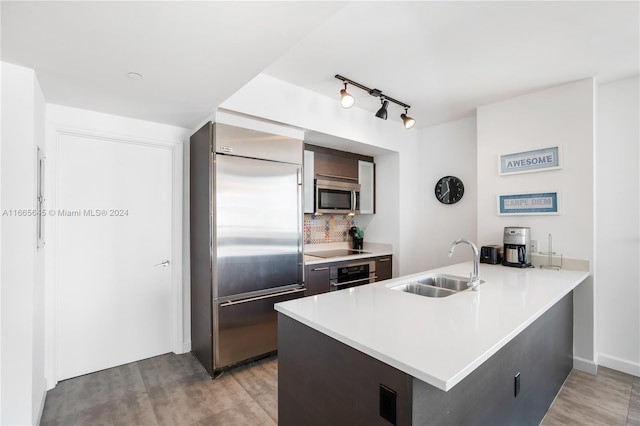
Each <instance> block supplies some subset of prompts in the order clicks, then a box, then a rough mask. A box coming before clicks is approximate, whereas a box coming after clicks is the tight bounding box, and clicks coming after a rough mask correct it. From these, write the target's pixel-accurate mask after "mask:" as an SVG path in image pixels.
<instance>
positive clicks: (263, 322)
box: [190, 123, 305, 376]
mask: <svg viewBox="0 0 640 426" xmlns="http://www.w3.org/2000/svg"><path fill="white" fill-rule="evenodd" d="M302 158H303V142H302V141H301V140H296V139H291V138H286V137H282V136H277V135H271V134H267V133H263V132H258V131H253V130H248V129H243V128H239V127H235V126H229V125H224V124H220V123H208V124H206V125H205V126H204V127H202V128H201V129H200V130H198V131H197V132H196V133H195V134H194V135H193V136H192V137H191V143H190V167H191V168H190V197H191V199H190V207H191V210H190V226H191V229H190V235H191V345H192V352H193V353H194V354H195V356H196V357H197V358H198V360H199V361H200V362H201V363H202V365H203V366H204V367H205V368H206V369H207V371H208V372H209V374H210V375H212V376H214V375H215V373H217V372H218V371H220V370H223V369H225V368H227V367H229V366H232V365H234V364H238V363H241V362H243V361H246V360H250V359H252V358H255V357H258V356H260V355H263V354H266V353H269V352H272V351H274V350H276V349H277V316H276V313H275V311H274V309H273V305H274V303H278V302H282V301H286V300H291V299H295V298H298V297H302V296H303V295H304V291H305V288H304V285H303V275H302V274H303V254H302V243H303V241H302V226H303V224H302V220H303V219H302V214H303V213H302Z"/></svg>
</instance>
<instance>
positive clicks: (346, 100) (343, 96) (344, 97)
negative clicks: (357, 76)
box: [340, 83, 356, 108]
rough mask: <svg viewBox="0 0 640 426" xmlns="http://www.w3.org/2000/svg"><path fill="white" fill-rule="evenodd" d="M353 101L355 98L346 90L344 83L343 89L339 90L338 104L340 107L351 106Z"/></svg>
mask: <svg viewBox="0 0 640 426" xmlns="http://www.w3.org/2000/svg"><path fill="white" fill-rule="evenodd" d="M355 103H356V100H355V98H354V97H353V96H351V94H350V93H349V92H347V83H344V89H342V90H340V104H341V105H342V108H351V107H352V106H353V104H355Z"/></svg>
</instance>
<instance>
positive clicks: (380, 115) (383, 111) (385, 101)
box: [376, 98, 389, 120]
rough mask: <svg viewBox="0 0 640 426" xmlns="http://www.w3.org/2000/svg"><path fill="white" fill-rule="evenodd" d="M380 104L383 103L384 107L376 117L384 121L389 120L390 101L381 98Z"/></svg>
mask: <svg viewBox="0 0 640 426" xmlns="http://www.w3.org/2000/svg"><path fill="white" fill-rule="evenodd" d="M380 103H382V107H381V108H380V109H379V110H378V112H376V117H378V118H382V119H383V120H386V119H387V107H388V106H389V101H387V100H386V99H384V98H380Z"/></svg>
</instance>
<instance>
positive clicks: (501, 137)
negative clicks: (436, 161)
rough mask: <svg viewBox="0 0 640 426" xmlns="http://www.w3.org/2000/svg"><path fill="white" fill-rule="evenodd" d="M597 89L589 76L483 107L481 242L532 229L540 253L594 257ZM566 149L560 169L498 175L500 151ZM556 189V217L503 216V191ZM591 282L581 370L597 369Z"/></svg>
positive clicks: (580, 328) (582, 291) (579, 294)
mask: <svg viewBox="0 0 640 426" xmlns="http://www.w3.org/2000/svg"><path fill="white" fill-rule="evenodd" d="M594 109H595V85H594V81H593V80H592V79H587V80H581V81H578V82H574V83H570V84H566V85H562V86H558V87H554V88H551V89H547V90H542V91H539V92H536V93H533V94H529V95H525V96H520V97H517V98H514V99H510V100H507V101H504V102H498V103H495V104H491V105H486V106H483V107H480V108H478V111H477V120H478V121H477V126H478V159H477V161H478V240H479V241H482V244H490V243H493V244H501V243H502V232H503V228H504V227H505V226H511V225H515V226H529V227H531V235H532V239H536V240H538V241H539V247H540V250H541V251H542V250H546V249H547V235H548V234H552V235H553V249H554V251H556V252H559V253H562V254H563V255H564V256H565V257H567V258H574V259H585V260H590V261H592V262H593V260H594V172H593V165H594V158H593V152H594V137H595V135H594V129H595V114H594ZM551 146H562V149H563V154H564V162H563V166H562V169H561V170H553V171H547V172H538V173H526V174H519V175H512V176H499V175H498V156H499V155H500V154H508V153H516V152H521V151H528V150H531V149H535V148H544V147H551ZM538 191H540V192H547V191H557V192H558V193H559V196H560V197H561V198H560V208H561V214H560V215H557V216H519V217H518V216H498V215H497V201H496V198H497V196H498V195H499V194H509V193H526V192H538ZM593 322H594V318H593V282H592V280H591V279H588V280H587V281H586V282H585V283H583V284H582V285H580V286H579V287H578V288H577V289H576V290H575V292H574V355H575V357H576V358H575V359H576V364H575V365H576V367H580V368H582V369H586V370H589V371H595V366H596V363H595V354H594V340H593V327H594V325H593Z"/></svg>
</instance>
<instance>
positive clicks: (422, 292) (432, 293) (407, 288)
mask: <svg viewBox="0 0 640 426" xmlns="http://www.w3.org/2000/svg"><path fill="white" fill-rule="evenodd" d="M393 289H394V290H402V291H404V292H406V293H413V294H417V295H419V296H426V297H447V296H451V295H452V294H456V293H457V291H453V290H448V289H446V288H440V287H433V286H430V285H426V284H419V283H409V284H404V285H400V286H397V287H393Z"/></svg>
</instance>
